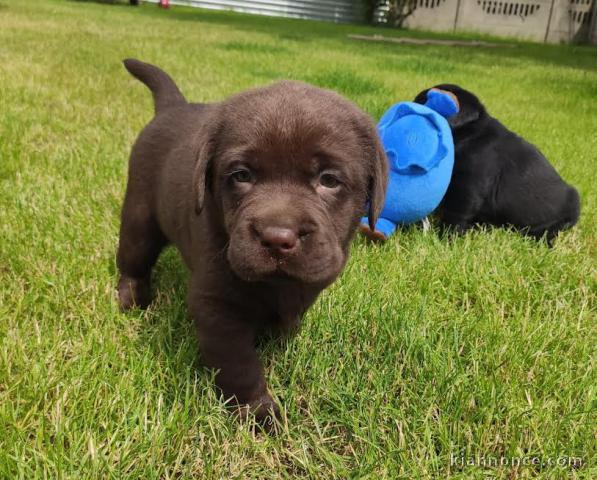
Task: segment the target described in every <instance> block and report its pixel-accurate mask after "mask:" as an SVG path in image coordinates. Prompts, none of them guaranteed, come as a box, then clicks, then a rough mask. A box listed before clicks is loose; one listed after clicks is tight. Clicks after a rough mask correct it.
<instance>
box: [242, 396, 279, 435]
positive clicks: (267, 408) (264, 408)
mask: <svg viewBox="0 0 597 480" xmlns="http://www.w3.org/2000/svg"><path fill="white" fill-rule="evenodd" d="M251 416H253V417H255V422H256V423H257V424H258V425H259V426H260V427H261V428H263V430H265V431H266V432H267V433H275V432H276V427H277V425H278V421H279V420H280V418H281V413H280V407H278V405H277V404H276V402H275V401H274V399H273V398H272V397H271V396H270V395H269V393H264V394H263V395H261V396H260V397H259V398H257V399H255V400H253V401H251V402H249V403H248V404H246V405H243V406H241V407H240V419H241V421H246V420H247V419H249V418H250V417H251Z"/></svg>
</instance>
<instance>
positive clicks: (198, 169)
mask: <svg viewBox="0 0 597 480" xmlns="http://www.w3.org/2000/svg"><path fill="white" fill-rule="evenodd" d="M221 131H222V124H221V122H220V121H219V119H217V118H209V119H208V121H206V127H205V130H204V131H203V132H201V134H200V135H199V138H198V142H197V145H196V149H195V156H196V158H197V160H196V163H195V171H194V173H193V195H194V199H195V213H196V214H197V215H199V214H200V213H201V210H203V203H204V199H205V189H206V186H207V184H208V182H209V170H210V167H211V164H212V162H213V157H214V156H215V153H216V149H217V144H218V138H219V136H220V133H221Z"/></svg>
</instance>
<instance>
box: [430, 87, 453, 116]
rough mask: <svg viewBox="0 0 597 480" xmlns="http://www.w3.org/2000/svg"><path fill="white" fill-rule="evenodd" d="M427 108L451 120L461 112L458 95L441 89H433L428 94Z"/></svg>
mask: <svg viewBox="0 0 597 480" xmlns="http://www.w3.org/2000/svg"><path fill="white" fill-rule="evenodd" d="M425 106H427V107H429V108H431V109H432V110H435V111H436V112H437V113H439V114H440V115H441V116H442V117H444V118H450V117H452V116H454V115H456V114H457V113H458V111H459V110H460V105H459V103H458V99H457V98H456V95H454V94H453V93H452V92H447V91H445V90H440V89H439V88H432V89H430V90H429V91H428V92H427V101H426V102H425Z"/></svg>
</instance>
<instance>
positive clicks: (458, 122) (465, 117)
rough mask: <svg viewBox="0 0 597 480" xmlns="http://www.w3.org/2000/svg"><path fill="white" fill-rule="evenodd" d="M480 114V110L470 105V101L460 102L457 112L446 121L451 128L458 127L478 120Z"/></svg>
mask: <svg viewBox="0 0 597 480" xmlns="http://www.w3.org/2000/svg"><path fill="white" fill-rule="evenodd" d="M459 100H460V99H459ZM480 115H481V112H480V110H479V108H477V107H476V106H475V105H471V104H470V102H460V109H459V110H458V113H457V114H456V115H452V116H451V117H450V118H448V123H449V125H450V127H452V128H460V127H462V126H464V125H466V124H467V123H471V122H474V121H475V120H479V117H480Z"/></svg>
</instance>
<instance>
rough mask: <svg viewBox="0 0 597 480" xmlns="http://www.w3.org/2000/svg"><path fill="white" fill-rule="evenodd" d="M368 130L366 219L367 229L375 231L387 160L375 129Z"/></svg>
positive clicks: (383, 193) (384, 191)
mask: <svg viewBox="0 0 597 480" xmlns="http://www.w3.org/2000/svg"><path fill="white" fill-rule="evenodd" d="M372 127H373V128H370V142H372V144H371V147H370V149H369V172H370V174H369V191H368V199H367V200H368V204H369V211H368V212H367V218H368V219H369V227H370V228H371V230H372V231H375V223H376V222H377V218H378V217H379V214H380V213H381V210H382V209H383V206H384V203H385V200H386V188H387V186H388V159H387V158H386V152H385V151H384V149H383V146H382V145H381V141H380V139H379V135H378V133H377V128H376V127H375V126H374V125H372Z"/></svg>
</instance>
